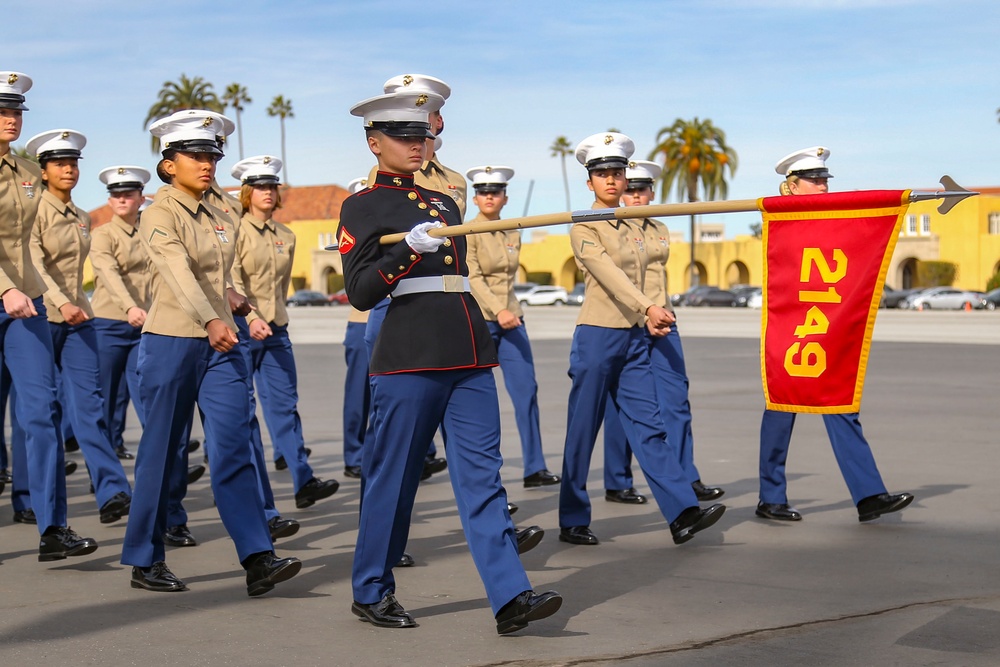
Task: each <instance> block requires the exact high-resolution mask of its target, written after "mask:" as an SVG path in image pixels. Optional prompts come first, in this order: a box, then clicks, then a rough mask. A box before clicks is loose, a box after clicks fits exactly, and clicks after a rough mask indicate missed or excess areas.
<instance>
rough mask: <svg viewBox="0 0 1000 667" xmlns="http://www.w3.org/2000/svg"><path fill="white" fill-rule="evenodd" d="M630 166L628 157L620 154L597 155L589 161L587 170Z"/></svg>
mask: <svg viewBox="0 0 1000 667" xmlns="http://www.w3.org/2000/svg"><path fill="white" fill-rule="evenodd" d="M627 166H628V159H627V158H624V157H621V156H620V155H609V156H607V157H596V158H594V159H593V160H589V161H588V162H587V171H596V170H598V169H624V168H625V167H627Z"/></svg>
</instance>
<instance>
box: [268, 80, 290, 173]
mask: <svg viewBox="0 0 1000 667" xmlns="http://www.w3.org/2000/svg"><path fill="white" fill-rule="evenodd" d="M267 115H268V116H277V117H278V118H279V119H280V120H281V180H282V181H283V182H284V183H285V185H288V160H286V159H285V119H286V118H295V114H294V113H292V101H291V100H286V99H285V97H284V96H283V95H278V96H277V97H275V98H274V99H273V100H271V106H269V107H268V108H267Z"/></svg>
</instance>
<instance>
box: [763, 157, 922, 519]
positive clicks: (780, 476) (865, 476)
mask: <svg viewBox="0 0 1000 667" xmlns="http://www.w3.org/2000/svg"><path fill="white" fill-rule="evenodd" d="M829 157H830V151H829V150H828V149H826V148H824V147H822V146H813V147H811V148H805V149H803V150H800V151H796V152H794V153H791V154H790V155H786V156H785V157H783V158H782V159H781V160H780V161H779V162H778V164H777V165H776V166H775V171H776V172H777V173H778V174H779V175H781V176H784V177H785V180H784V181H783V182H782V183H781V186H780V188H779V190H780V192H781V194H783V195H798V194H821V193H825V192H827V188H828V179H830V178H832V177H833V175H832V174H831V173H830V171H829V169H827V166H826V160H827V158H829ZM823 425H824V426H826V432H827V434H828V435H829V436H830V444H831V445H832V446H833V453H834V456H835V457H836V458H837V464H838V465H839V466H840V472H841V473H842V474H843V475H844V481H845V482H847V488H848V489H849V490H850V492H851V500H852V501H853V502H854V504H855V506H857V509H858V520H859V521H872V520H873V519H877V518H878V517H880V516H882V515H883V514H888V513H889V512H898V511H899V510H901V509H903V508H904V507H906V506H907V505H909V504H910V503H911V502H913V495H912V494H910V493H889V492H888V491H886V488H885V484H884V483H883V481H882V476H881V475H880V474H879V471H878V466H876V465H875V457H874V456H873V455H872V450H871V447H870V446H869V445H868V441H867V440H866V439H865V436H864V433H862V430H861V421H860V416H859V415H858V413H856V412H852V413H844V414H831V415H823ZM794 426H795V413H794V412H779V411H775V410H764V416H763V417H762V419H761V422H760V502H759V503H758V505H757V512H756V514H757V516H759V517H761V518H762V519H775V520H778V521H800V520H801V519H802V514H801V512H799V511H798V510H797V509H795V508H794V507H792V506H790V505H789V504H788V494H787V490H788V480H787V478H786V477H785V461H786V460H787V459H788V447H789V445H790V444H791V440H792V428H793V427H794Z"/></svg>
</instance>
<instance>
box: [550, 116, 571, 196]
mask: <svg viewBox="0 0 1000 667" xmlns="http://www.w3.org/2000/svg"><path fill="white" fill-rule="evenodd" d="M549 150H550V151H552V154H551V157H558V158H559V161H560V162H561V163H562V175H563V188H565V190H566V210H567V211H569V210H572V208H573V207H572V206H571V205H570V203H569V178H568V177H567V176H566V156H567V155H569V154H570V153H572V152H573V146H572V145H570V143H569V139H567V138H566V137H564V136H562V135H560V136H558V137H556V140H555V141H553V142H552V145H551V146H549Z"/></svg>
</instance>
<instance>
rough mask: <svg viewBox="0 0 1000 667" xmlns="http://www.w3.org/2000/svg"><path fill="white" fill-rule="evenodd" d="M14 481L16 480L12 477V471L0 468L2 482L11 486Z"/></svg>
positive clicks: (0, 480)
mask: <svg viewBox="0 0 1000 667" xmlns="http://www.w3.org/2000/svg"><path fill="white" fill-rule="evenodd" d="M12 481H14V478H13V477H11V475H10V471H9V470H7V469H6V468H0V482H2V483H4V484H10V483H11V482H12Z"/></svg>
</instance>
